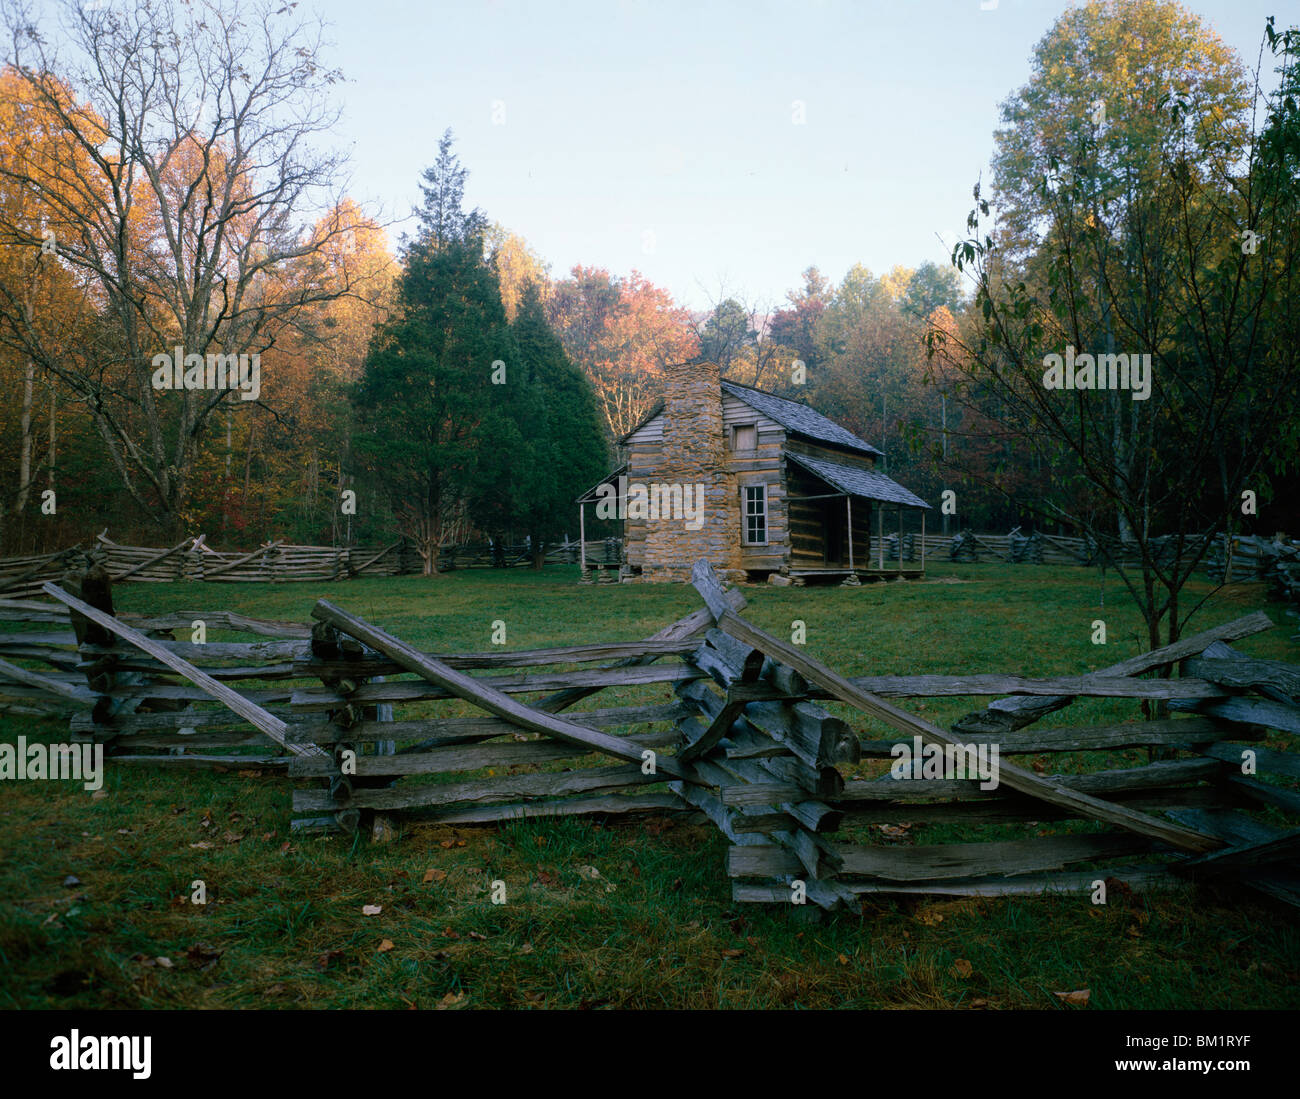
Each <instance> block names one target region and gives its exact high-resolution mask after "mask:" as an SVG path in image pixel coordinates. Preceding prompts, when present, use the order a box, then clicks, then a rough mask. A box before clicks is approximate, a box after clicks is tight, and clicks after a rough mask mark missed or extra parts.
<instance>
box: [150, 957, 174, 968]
mask: <svg viewBox="0 0 1300 1099" xmlns="http://www.w3.org/2000/svg"><path fill="white" fill-rule="evenodd" d="M154 964H155V965H159V966H161V967H162V968H163V969H171V968H172V960H171V959H170V958H168V957H165V956H164V955H162V954H159V955H158V957H156V958H155V959H154Z"/></svg>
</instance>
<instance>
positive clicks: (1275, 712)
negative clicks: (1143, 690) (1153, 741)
mask: <svg viewBox="0 0 1300 1099" xmlns="http://www.w3.org/2000/svg"><path fill="white" fill-rule="evenodd" d="M1175 682H1178V683H1182V682H1184V680H1181V679H1180V680H1176V681H1175ZM1169 708H1170V709H1171V710H1175V711H1179V712H1183V713H1188V712H1190V713H1198V714H1208V715H1209V716H1211V717H1217V718H1220V719H1222V720H1223V721H1232V722H1238V723H1240V724H1243V725H1262V726H1264V727H1265V728H1268V729H1280V730H1282V731H1283V732H1285V733H1294V734H1296V735H1300V709H1297V708H1296V707H1294V706H1287V705H1284V704H1283V703H1281V702H1274V701H1273V700H1272V699H1267V698H1228V699H1223V700H1221V701H1216V700H1213V699H1209V700H1207V699H1201V700H1199V701H1192V700H1185V699H1175V700H1174V701H1172V702H1170V703H1169ZM1233 735H1234V736H1236V735H1239V734H1237V733H1234V734H1233Z"/></svg>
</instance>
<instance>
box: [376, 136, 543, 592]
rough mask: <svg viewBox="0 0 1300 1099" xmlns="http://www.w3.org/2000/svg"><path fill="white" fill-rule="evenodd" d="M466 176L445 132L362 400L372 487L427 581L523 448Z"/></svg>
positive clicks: (502, 329)
mask: <svg viewBox="0 0 1300 1099" xmlns="http://www.w3.org/2000/svg"><path fill="white" fill-rule="evenodd" d="M464 178H465V170H464V169H463V168H462V167H461V166H460V162H459V159H458V158H457V157H456V156H454V155H453V154H452V152H451V133H450V131H448V132H447V133H446V134H445V135H444V136H443V139H442V141H441V142H440V144H439V155H438V160H437V162H436V163H435V164H434V166H433V167H432V168H430V169H428V170H427V171H426V172H425V173H424V181H425V184H424V186H423V187H422V190H423V192H424V198H425V202H424V207H423V209H421V210H419V211H417V213H418V214H419V216H420V221H421V229H420V232H419V234H418V236H417V237H416V239H415V240H414V241H413V242H412V243H411V244H410V245H409V246H408V248H407V252H406V269H405V271H404V273H403V275H402V278H401V280H400V287H399V309H398V311H397V315H396V317H395V318H394V319H393V320H392V321H391V322H390V323H388V324H387V325H385V326H384V327H383V328H382V329H381V330H380V331H379V332H378V333H377V334H376V336H375V339H374V340H373V341H372V344H371V348H370V353H369V355H368V357H367V360H366V364H365V370H364V373H363V375H362V378H361V380H360V382H359V383H358V384H357V386H356V388H355V390H354V393H353V402H354V404H355V406H356V411H357V428H358V432H357V436H356V438H355V440H354V445H355V450H356V454H357V458H358V460H359V462H360V463H361V465H362V468H363V470H364V474H365V476H366V480H367V482H368V485H369V488H370V490H371V491H373V492H375V493H376V494H378V495H379V496H380V497H381V498H383V499H384V500H385V501H386V503H387V504H388V506H390V507H391V509H392V511H393V513H394V514H395V515H396V516H397V517H398V519H399V522H400V524H401V526H402V528H403V532H404V533H406V534H407V535H408V536H410V537H411V538H413V539H414V540H415V542H416V544H417V546H418V547H419V550H420V554H421V556H422V557H423V559H424V568H425V574H426V575H429V574H432V573H435V572H436V571H437V567H438V565H437V560H438V550H439V548H440V547H441V546H442V545H444V544H446V543H447V542H448V541H454V540H455V539H456V538H457V537H463V536H464V534H465V533H467V523H468V521H469V519H470V507H471V504H474V503H477V504H478V506H479V508H480V509H482V508H485V507H486V504H485V501H486V499H487V498H488V497H489V496H490V495H491V494H490V493H489V492H488V491H487V488H486V486H488V485H491V484H494V483H497V482H498V481H499V480H500V477H501V473H502V461H501V459H502V456H503V455H506V456H509V455H512V454H513V453H514V448H515V447H517V446H518V445H519V443H520V439H519V437H518V436H517V434H516V433H515V431H514V429H513V426H512V416H511V415H510V412H509V410H508V408H507V407H506V406H507V405H508V404H509V401H508V400H503V397H506V396H508V392H509V388H510V387H509V386H508V385H502V384H493V377H494V375H495V376H496V377H497V378H498V379H500V378H501V377H502V375H503V373H504V376H505V377H506V378H508V377H509V376H510V375H511V373H512V372H517V359H516V353H515V347H514V339H513V336H512V334H511V332H510V328H509V325H508V324H507V323H506V316H505V310H504V309H503V307H502V305H501V295H500V292H499V289H498V287H497V281H496V278H495V277H494V276H493V274H492V272H491V271H490V270H489V268H488V267H487V265H486V264H485V263H484V260H483V247H482V230H483V226H484V224H485V223H484V219H483V217H482V215H481V214H479V213H478V211H472V212H470V213H468V214H466V213H465V212H464V211H463V210H462V209H461V204H462V197H463V190H464ZM362 506H364V504H362Z"/></svg>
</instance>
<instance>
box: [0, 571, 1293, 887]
mask: <svg viewBox="0 0 1300 1099" xmlns="http://www.w3.org/2000/svg"><path fill="white" fill-rule="evenodd" d="M111 584H112V580H111V574H110V573H109V572H108V570H106V569H104V568H102V567H100V568H98V569H91V570H89V571H86V572H82V573H80V574H77V575H74V576H69V577H66V578H65V579H64V581H63V586H62V587H60V586H58V585H55V584H52V583H51V584H47V585H46V586H45V588H44V592H45V594H46V595H48V596H50V597H51V598H52V599H54V600H55V601H56V602H54V603H40V602H35V601H24V600H0V620H4V621H8V622H9V623H11V624H12V625H13V626H15V627H18V628H17V629H10V630H8V631H6V632H4V633H3V635H0V707H5V708H7V709H8V710H10V711H11V712H15V713H34V712H40V713H50V714H55V715H59V716H65V717H70V721H71V727H72V730H73V737H74V739H75V740H85V739H90V740H94V741H99V742H103V743H104V744H105V746H106V749H107V755H108V757H109V759H110V762H116V763H118V764H136V765H140V764H150V765H159V766H169V767H182V768H187V767H218V768H225V769H235V770H255V769H256V770H268V771H271V772H272V773H281V774H284V775H286V776H287V782H288V783H289V784H291V785H292V786H293V790H292V794H291V798H292V811H293V815H294V817H295V818H296V819H295V821H294V826H295V828H297V829H299V830H306V831H320V830H328V831H337V830H342V831H355V830H358V829H363V830H367V831H369V832H370V833H371V834H372V835H374V836H376V837H381V838H382V837H384V836H388V835H391V834H393V832H394V831H395V829H396V828H397V827H398V826H399V825H400V824H401V823H402V822H403V821H420V820H423V821H438V822H443V823H447V824H455V825H471V824H487V823H492V822H499V821H507V820H513V819H519V818H523V817H547V816H551V817H553V816H573V815H579V816H586V815H594V816H634V815H637V814H646V813H667V812H683V813H696V814H702V815H703V817H704V818H706V819H707V820H709V821H711V822H712V823H713V825H714V826H716V828H717V829H718V830H719V831H720V832H721V833H722V834H723V835H724V836H725V837H726V839H727V840H728V841H729V846H728V849H727V853H726V866H725V870H726V873H727V875H728V877H729V878H730V880H731V887H732V895H733V898H734V899H735V900H736V901H739V902H757V903H777V904H785V903H791V902H792V901H793V902H795V903H798V902H799V901H800V900H806V902H808V903H811V904H812V905H814V906H819V907H821V908H825V909H833V908H838V907H843V906H848V907H856V906H859V905H860V904H861V903H862V901H863V899H864V898H865V897H869V896H871V895H876V894H906V893H927V894H954V895H973V894H978V895H1005V894H1015V893H1043V892H1056V891H1065V892H1070V891H1073V892H1091V891H1093V890H1094V889H1095V887H1096V883H1097V882H1099V881H1103V882H1109V883H1112V884H1113V883H1115V882H1122V883H1124V884H1125V885H1126V886H1128V887H1130V888H1134V889H1137V888H1141V887H1144V886H1152V885H1156V884H1161V883H1172V882H1179V881H1184V882H1185V881H1188V880H1198V879H1203V880H1219V881H1223V880H1229V881H1237V882H1242V883H1244V884H1246V885H1248V886H1249V887H1251V888H1253V889H1255V890H1257V891H1260V892H1263V893H1266V894H1268V895H1270V896H1272V897H1275V898H1278V899H1281V900H1285V901H1287V902H1290V903H1292V904H1296V905H1300V863H1298V862H1297V858H1298V856H1300V827H1296V824H1295V821H1296V819H1297V818H1300V792H1297V789H1296V782H1297V780H1300V755H1298V754H1296V753H1295V752H1294V751H1291V750H1289V749H1290V745H1291V743H1292V741H1291V739H1290V738H1292V737H1294V736H1296V735H1300V668H1297V667H1295V666H1292V665H1287V664H1281V663H1277V662H1270V661H1261V660H1255V659H1251V658H1247V657H1245V656H1243V655H1241V654H1240V653H1238V652H1236V651H1235V650H1233V649H1232V648H1231V647H1230V645H1229V643H1230V642H1232V641H1236V640H1238V639H1241V638H1245V637H1249V636H1251V635H1253V634H1256V633H1258V632H1260V631H1261V630H1265V629H1268V628H1270V627H1271V625H1272V622H1271V620H1270V619H1269V617H1268V615H1266V614H1264V613H1263V612H1256V613H1254V614H1251V615H1247V616H1245V617H1243V618H1240V619H1237V620H1236V621H1234V622H1230V623H1227V624H1225V625H1222V626H1218V627H1215V628H1213V629H1209V630H1206V631H1203V632H1201V633H1198V634H1196V635H1195V636H1192V637H1187V638H1184V639H1182V640H1180V641H1178V642H1176V643H1175V644H1173V645H1170V646H1166V647H1165V648H1162V649H1158V650H1156V651H1154V652H1149V653H1145V654H1143V655H1141V656H1137V657H1133V658H1130V659H1128V660H1124V661H1121V662H1119V663H1117V664H1115V665H1112V666H1110V667H1107V668H1103V669H1101V670H1099V671H1097V672H1094V673H1092V674H1089V675H1081V676H1067V677H1057V678H1049V679H1024V678H1021V677H1017V676H1011V675H955V676H938V675H927V676H892V675H871V676H858V677H852V678H846V677H844V676H841V675H840V674H839V673H837V672H836V671H834V670H833V669H831V668H829V667H827V666H826V665H824V664H822V663H820V662H819V661H817V660H815V659H813V658H811V657H810V656H808V655H807V654H806V653H804V652H803V651H801V650H800V649H798V648H796V647H794V646H791V645H789V644H787V643H786V642H784V641H782V640H780V639H778V638H775V637H772V636H771V635H770V634H767V633H765V632H764V631H762V630H760V629H758V628H757V627H756V626H754V625H753V624H752V623H750V622H749V621H748V620H747V619H746V618H745V617H744V616H743V615H742V613H741V612H742V611H743V610H744V607H745V600H744V598H743V597H742V596H741V594H740V593H739V592H738V591H736V590H734V589H733V590H725V589H724V588H723V587H722V585H721V584H720V583H719V582H718V580H717V578H716V577H715V575H714V574H713V572H712V570H711V569H710V568H709V566H708V565H707V564H706V563H704V562H701V563H700V564H698V565H697V566H696V569H695V574H694V584H695V587H696V589H697V590H698V592H699V593H700V595H701V597H702V599H703V601H704V606H703V607H701V608H700V609H699V610H697V611H695V612H694V613H692V614H690V615H687V616H686V617H684V618H682V619H680V620H678V621H676V622H674V623H672V624H670V625H668V626H666V627H665V628H664V629H662V630H660V631H659V632H658V633H656V634H654V635H652V636H650V637H647V638H645V639H644V640H641V641H636V642H614V643H592V644H581V645H571V646H565V647H561V648H548V649H534V650H523V651H514V652H500V651H497V652H487V653H459V654H434V653H427V652H422V651H420V650H419V649H416V648H414V647H412V646H411V645H409V644H408V643H406V642H404V641H402V640H401V639H400V638H398V637H395V636H393V635H392V634H390V633H388V632H386V631H384V630H383V629H381V628H380V627H378V626H376V625H374V624H372V623H369V622H367V621H365V620H364V619H361V618H359V617H357V616H355V615H354V614H351V613H349V612H348V611H346V610H344V609H342V608H340V607H338V606H335V605H334V604H333V603H331V602H328V601H326V600H320V601H318V602H317V604H316V605H315V608H314V610H313V611H312V618H313V622H312V624H311V625H306V624H301V625H299V624H294V623H268V622H261V621H258V620H254V619H247V618H242V617H240V616H237V615H229V614H225V615H223V614H220V613H209V614H206V615H205V614H200V613H199V612H184V613H180V614H171V615H164V616H157V617H153V618H134V619H132V618H127V617H125V616H121V617H119V616H116V615H114V614H113V608H112V591H111ZM199 618H202V619H204V620H205V621H206V623H207V626H208V628H209V629H226V630H234V631H242V632H251V633H253V634H255V635H257V640H254V641H243V642H220V641H211V642H207V643H206V644H195V643H193V642H192V641H186V640H178V639H177V633H178V632H182V633H183V632H184V631H188V630H190V629H191V626H192V621H193V620H194V619H199ZM19 662H21V664H20V663H19ZM32 665H35V667H32ZM1178 665H1181V666H1182V671H1183V675H1182V677H1181V678H1170V677H1169V675H1170V674H1171V672H1172V670H1173V669H1174V667H1175V666H1178ZM611 692H612V694H611ZM597 696H602V697H597ZM968 696H976V697H979V696H985V697H992V698H993V699H994V700H993V701H992V702H991V703H990V704H989V705H988V706H987V707H986V708H985V709H984V710H981V711H978V712H976V713H973V714H970V715H968V716H967V717H965V718H963V719H961V720H960V721H958V722H956V723H955V724H954V725H953V727H952V728H951V729H950V730H948V729H943V728H940V727H939V726H937V725H934V724H932V723H930V722H928V721H926V720H925V719H924V718H922V717H920V716H918V715H916V714H914V713H912V712H910V711H908V710H904V709H902V708H901V707H899V706H898V705H896V704H895V702H894V701H893V700H895V699H921V698H942V697H949V698H951V697H968ZM1085 697H1096V698H1125V699H1139V700H1143V701H1145V702H1147V703H1150V704H1153V705H1157V704H1164V705H1165V707H1166V708H1167V711H1168V716H1165V717H1163V718H1161V719H1159V720H1152V721H1145V722H1135V723H1125V724H1109V725H1095V724H1094V725H1087V724H1077V725H1070V726H1069V727H1065V728H1042V727H1038V725H1037V723H1038V722H1039V721H1040V720H1041V719H1042V718H1044V717H1046V716H1047V715H1049V714H1055V713H1058V712H1059V711H1063V710H1066V708H1067V707H1069V706H1070V705H1071V703H1073V702H1074V701H1075V700H1076V699H1078V698H1085ZM601 703H604V705H601ZM831 703H834V704H836V705H837V706H839V707H840V708H841V712H842V713H845V714H846V715H848V716H847V717H840V716H836V715H834V714H832V713H830V712H829V711H828V710H827V709H826V708H825V705H830V704H831ZM1269 730H1272V732H1269ZM917 738H919V743H920V744H922V745H932V746H936V747H935V749H934V750H935V751H939V750H943V751H944V752H946V753H947V754H948V755H949V756H951V758H952V759H953V760H954V761H957V760H966V761H968V763H969V761H970V760H971V756H972V751H974V750H978V749H979V748H980V747H981V746H987V747H989V748H991V747H992V746H993V745H996V746H997V748H998V752H999V758H998V768H997V777H998V784H997V786H996V788H992V789H985V788H983V785H982V784H981V781H980V778H979V777H977V776H975V775H973V774H972V773H971V771H970V770H968V771H967V772H966V777H932V776H931V775H930V774H928V773H927V771H926V769H925V768H921V769H920V770H914V771H912V772H911V773H906V774H904V776H903V777H894V776H893V772H892V769H889V768H887V767H886V766H885V765H886V764H887V763H889V762H890V761H892V760H893V758H894V756H895V753H896V752H897V750H898V746H899V745H908V746H911V747H915V746H916V745H917V743H918V740H917ZM1266 741H1267V743H1266ZM1132 749H1147V750H1148V751H1147V758H1146V761H1145V762H1142V763H1140V764H1139V765H1137V766H1133V765H1132V759H1131V756H1129V755H1124V754H1123V753H1130V752H1131V750H1132ZM1080 752H1088V753H1115V755H1114V756H1113V757H1108V758H1109V759H1111V760H1113V762H1114V766H1110V765H1109V764H1107V766H1105V767H1104V768H1103V769H1102V770H1092V771H1089V772H1087V773H1074V772H1073V771H1072V770H1071V769H1070V768H1069V767H1063V768H1062V770H1061V773H1057V774H1049V773H1047V770H1046V768H1045V767H1043V768H1042V769H1041V770H1039V769H1036V768H1035V767H1033V766H1030V767H1025V766H1021V765H1020V764H1019V763H1017V762H1015V760H1018V759H1020V758H1023V757H1026V756H1033V757H1042V756H1058V755H1059V756H1060V757H1061V758H1062V759H1063V760H1069V759H1070V754H1071V753H1080ZM1039 766H1040V767H1041V766H1042V765H1041V763H1040V764H1039ZM972 770H973V768H972ZM881 771H884V773H883V774H878V773H875V772H881ZM286 793H287V791H286ZM1030 822H1033V828H1034V834H1033V835H1032V836H1029V837H1025V836H1024V834H1023V828H1022V829H1020V830H1019V831H1018V832H1017V833H1016V838H1010V839H1007V838H1003V839H990V840H976V839H975V838H974V837H976V836H979V835H982V834H984V831H983V829H984V827H985V826H988V825H1022V826H1023V825H1025V824H1027V823H1030ZM941 823H942V824H945V825H950V826H951V825H955V826H959V827H962V828H966V829H968V831H969V834H970V836H971V837H972V840H971V841H970V842H956V843H942V844H923V845H916V844H913V843H910V842H895V841H894V840H892V839H890V838H889V837H891V836H897V837H901V838H905V837H906V835H907V834H908V832H909V829H910V828H915V827H917V826H922V827H923V826H926V825H932V824H941ZM1080 826H1082V827H1080Z"/></svg>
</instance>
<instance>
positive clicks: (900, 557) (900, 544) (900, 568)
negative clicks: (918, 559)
mask: <svg viewBox="0 0 1300 1099" xmlns="http://www.w3.org/2000/svg"><path fill="white" fill-rule="evenodd" d="M898 571H899V573H900V574H901V573H902V571H903V505H902V504H899V505H898Z"/></svg>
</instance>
